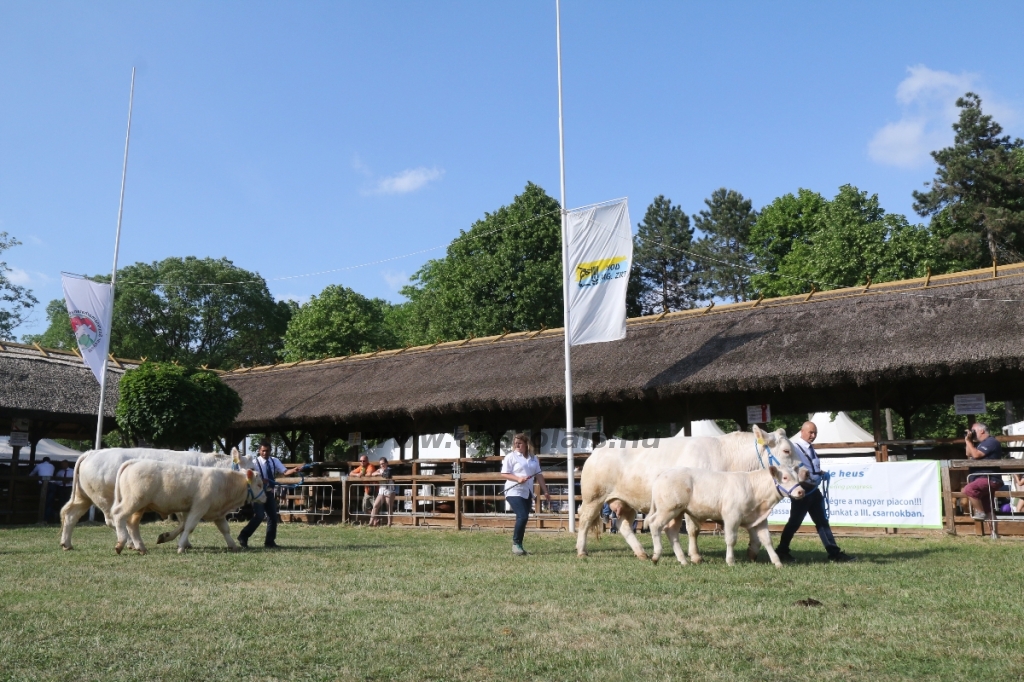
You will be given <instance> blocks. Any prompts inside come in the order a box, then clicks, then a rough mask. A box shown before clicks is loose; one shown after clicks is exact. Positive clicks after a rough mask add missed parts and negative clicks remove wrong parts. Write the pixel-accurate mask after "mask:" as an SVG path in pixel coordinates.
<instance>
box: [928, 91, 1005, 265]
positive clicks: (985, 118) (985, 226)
mask: <svg viewBox="0 0 1024 682" xmlns="http://www.w3.org/2000/svg"><path fill="white" fill-rule="evenodd" d="M956 105H957V106H958V107H959V108H960V119H959V120H958V121H957V122H956V123H954V124H953V130H954V131H955V133H956V135H955V137H954V140H953V146H952V147H946V148H944V149H940V150H938V151H935V152H932V158H933V159H935V162H936V163H937V164H938V168H937V169H936V171H935V178H934V179H933V180H932V181H931V182H930V183H926V185H925V186H929V185H930V187H931V189H929V190H928V191H925V192H914V200H915V201H914V210H916V211H917V212H918V213H920V214H921V215H922V216H929V215H930V216H933V217H934V216H938V215H943V214H944V221H945V223H946V224H945V226H944V227H945V228H946V233H945V234H944V243H945V246H946V248H947V249H948V250H949V251H950V252H952V253H953V254H955V255H957V256H960V257H966V258H967V259H968V260H971V261H974V262H973V265H974V267H982V266H985V265H988V264H989V263H991V262H992V261H993V260H997V259H1001V260H1003V261H1004V262H1005V261H1007V260H1012V261H1019V260H1021V259H1022V258H1024V256H1022V255H1021V254H1022V253H1024V152H1022V150H1024V140H1021V139H1020V138H1017V139H1012V140H1011V139H1010V136H1009V135H1002V132H1003V128H1002V126H1000V125H999V124H998V123H996V122H995V121H994V120H992V117H991V116H989V115H987V114H983V113H982V111H981V98H980V97H978V96H977V95H976V94H974V93H973V92H968V93H967V94H965V95H964V96H963V97H961V98H959V99H958V100H957V101H956ZM949 228H952V229H949Z"/></svg>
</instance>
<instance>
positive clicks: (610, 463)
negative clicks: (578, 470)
mask: <svg viewBox="0 0 1024 682" xmlns="http://www.w3.org/2000/svg"><path fill="white" fill-rule="evenodd" d="M761 443H763V445H762V444H761ZM624 445H625V443H624V442H622V441H609V442H607V443H605V444H603V445H601V446H599V447H597V448H595V449H594V453H593V454H592V455H590V457H589V458H587V462H586V464H584V465H583V473H582V474H581V476H580V489H581V490H580V491H581V493H582V497H583V499H582V504H581V505H580V511H579V533H578V534H577V536H576V553H577V554H579V555H580V556H586V554H587V533H588V532H589V531H590V530H591V529H592V528H594V527H595V526H596V524H597V522H598V519H600V517H601V507H603V506H604V504H605V503H606V502H607V503H609V504H610V505H611V506H612V508H613V510H614V511H615V513H616V515H618V517H619V519H620V523H619V532H620V533H622V537H623V539H625V541H626V543H627V544H629V546H630V548H632V550H633V553H634V554H636V556H637V557H638V558H640V559H644V560H646V559H647V553H646V552H645V551H644V548H643V547H642V546H641V545H640V541H639V540H638V539H637V537H636V535H635V534H634V533H633V520H634V519H635V518H636V514H637V512H644V513H646V512H647V510H648V508H649V506H650V503H651V488H652V487H653V485H654V479H655V478H657V476H658V474H660V473H661V472H662V471H666V470H668V469H675V468H678V467H694V468H697V469H710V470H712V471H757V470H758V469H762V468H764V467H766V466H768V465H769V464H770V462H769V454H768V453H769V450H770V451H771V454H773V455H774V456H775V458H776V459H777V461H778V462H779V463H780V464H781V465H782V466H783V467H785V468H787V469H791V470H793V471H796V470H797V468H798V467H799V464H800V462H799V459H798V458H796V457H794V456H793V445H792V444H791V443H790V442H789V439H787V438H786V431H785V429H778V430H777V431H772V432H768V431H762V430H761V429H760V428H758V427H757V426H754V429H753V432H752V433H751V432H746V431H739V432H735V433H727V434H725V435H724V436H714V437H700V438H687V437H678V436H677V437H675V438H662V439H659V440H658V441H656V444H655V445H654V446H653V447H644V446H640V447H634V446H625V447H623V446H624ZM800 474H801V476H806V470H802V471H801V472H800ZM753 541H754V539H753V537H752V538H751V542H753Z"/></svg>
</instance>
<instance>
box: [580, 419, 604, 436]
mask: <svg viewBox="0 0 1024 682" xmlns="http://www.w3.org/2000/svg"><path fill="white" fill-rule="evenodd" d="M602 421H604V420H603V419H602V418H601V417H587V418H586V419H585V420H584V422H583V423H584V424H585V425H586V426H585V427H584V429H585V431H586V432H587V433H601V431H603V429H602V427H603V426H604V425H603V424H602V423H601V422H602Z"/></svg>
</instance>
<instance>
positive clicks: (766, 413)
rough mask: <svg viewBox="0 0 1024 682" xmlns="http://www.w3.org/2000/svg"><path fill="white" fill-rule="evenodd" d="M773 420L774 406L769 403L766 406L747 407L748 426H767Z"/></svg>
mask: <svg viewBox="0 0 1024 682" xmlns="http://www.w3.org/2000/svg"><path fill="white" fill-rule="evenodd" d="M771 420H772V406H771V405H769V404H768V403H765V404H764V405H747V423H748V424H766V423H768V422H770V421H771Z"/></svg>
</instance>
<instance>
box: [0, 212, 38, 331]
mask: <svg viewBox="0 0 1024 682" xmlns="http://www.w3.org/2000/svg"><path fill="white" fill-rule="evenodd" d="M19 244H21V242H19V241H18V240H17V239H15V238H14V237H11V236H10V235H8V234H7V233H6V232H0V254H2V253H3V252H4V251H6V250H7V249H10V248H12V247H15V246H18V245H19ZM10 272H11V268H10V266H8V265H7V262H6V261H0V339H3V340H5V341H14V340H15V336H14V330H15V329H17V328H18V327H19V326H20V325H21V324H22V323H23V322H24V321H25V320H26V319H27V318H28V315H29V313H30V312H32V309H33V308H34V307H35V306H36V304H37V303H39V301H38V300H36V297H35V296H33V295H32V292H31V291H30V290H28V289H26V288H25V287H23V286H19V285H17V284H15V283H14V282H12V281H11V279H10V277H8V273H10Z"/></svg>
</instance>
